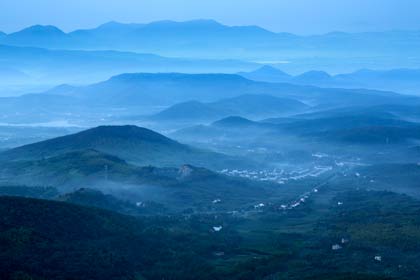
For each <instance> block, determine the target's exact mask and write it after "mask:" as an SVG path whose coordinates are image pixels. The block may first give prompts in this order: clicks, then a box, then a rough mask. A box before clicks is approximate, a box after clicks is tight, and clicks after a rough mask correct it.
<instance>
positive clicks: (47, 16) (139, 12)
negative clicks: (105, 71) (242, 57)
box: [0, 0, 420, 34]
mask: <svg viewBox="0 0 420 280" xmlns="http://www.w3.org/2000/svg"><path fill="white" fill-rule="evenodd" d="M419 11H420V1H419V0H259V1H258V0H210V1H203V0H36V1H35V0H1V1H0V30H2V31H5V32H12V31H16V30H19V29H21V28H23V27H26V26H29V25H33V24H52V25H56V26H58V27H60V28H62V29H63V30H65V31H70V30H74V29H77V28H86V27H93V26H96V25H99V24H101V23H104V22H107V21H111V20H115V21H120V22H150V21H155V20H162V19H172V20H179V21H182V20H190V19H197V18H208V19H210V18H211V19H215V20H218V21H220V22H222V23H225V24H228V25H247V24H248V25H250V24H255V25H259V26H262V27H265V28H267V29H270V30H273V31H278V32H280V31H286V32H293V33H298V34H318V33H325V32H330V31H348V32H360V31H383V30H395V29H418V30H420V13H419Z"/></svg>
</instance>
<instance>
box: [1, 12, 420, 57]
mask: <svg viewBox="0 0 420 280" xmlns="http://www.w3.org/2000/svg"><path fill="white" fill-rule="evenodd" d="M418 34H419V32H418V31H401V32H396V31H393V32H377V33H373V32H371V33H354V34H351V33H344V32H340V33H327V34H322V35H312V36H297V35H294V34H290V33H284V32H283V33H274V32H271V31H268V30H266V29H263V28H261V27H258V26H227V25H223V24H221V23H218V22H216V21H214V20H192V21H185V22H175V21H169V20H167V21H158V22H151V23H147V24H122V23H117V22H110V23H106V24H103V25H101V26H99V27H97V28H93V29H85V30H75V31H73V32H70V33H64V32H62V31H61V30H59V29H58V28H56V27H52V26H32V27H28V28H25V29H23V30H21V31H17V32H14V33H11V34H8V35H6V36H3V38H1V40H0V44H9V45H18V46H32V47H45V48H61V49H63V48H67V49H115V50H123V51H141V52H144V51H146V52H155V53H157V52H159V51H160V54H165V55H167V54H172V55H177V56H178V55H181V56H186V55H187V54H188V53H190V56H191V55H192V56H201V57H208V56H209V52H208V50H209V49H211V50H212V51H213V52H214V55H215V56H218V57H220V56H225V57H235V58H238V56H243V55H246V52H243V51H241V52H238V51H237V48H236V47H232V46H237V45H240V46H241V47H242V48H243V49H244V50H246V51H251V52H254V53H256V52H257V53H263V52H262V50H270V52H271V51H282V50H283V51H284V50H288V51H290V50H293V49H295V50H299V51H301V50H309V49H311V50H313V49H324V50H340V51H344V50H347V49H348V48H349V44H348V42H349V41H350V42H352V47H353V49H355V50H357V51H373V50H380V51H384V52H388V53H392V52H395V51H396V50H398V48H400V49H401V48H402V49H405V50H406V51H409V52H414V50H415V48H416V47H418V46H420V40H419V38H418ZM46 36H47V37H50V38H51V40H45V38H46ZM203 38H205V39H206V44H203V40H202V39H203ZM385 42H386V43H387V45H386V47H385V45H384V43H385ZM402 42H404V43H402ZM182 48H184V49H182ZM223 50H224V51H225V55H223ZM235 50H236V55H235ZM205 54H206V55H207V56H205Z"/></svg>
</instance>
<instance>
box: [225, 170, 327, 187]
mask: <svg viewBox="0 0 420 280" xmlns="http://www.w3.org/2000/svg"><path fill="white" fill-rule="evenodd" d="M332 169H333V167H332V166H314V167H313V168H312V169H309V168H307V169H300V170H294V171H291V172H286V171H285V170H283V169H273V170H259V171H256V170H238V169H233V170H229V169H224V170H222V171H220V173H222V174H225V175H228V176H235V177H241V178H247V179H251V180H258V181H270V182H276V183H278V184H284V183H285V182H287V181H289V180H295V181H296V180H301V179H304V178H307V177H318V176H320V175H322V174H324V173H326V172H328V171H331V170H332Z"/></svg>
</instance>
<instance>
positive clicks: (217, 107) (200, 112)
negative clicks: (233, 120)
mask: <svg viewBox="0 0 420 280" xmlns="http://www.w3.org/2000/svg"><path fill="white" fill-rule="evenodd" d="M307 108H308V106H307V105H306V104H304V103H302V102H299V101H297V100H294V99H289V98H281V97H274V96H270V95H264V94H261V95H241V96H238V97H233V98H229V99H222V100H220V101H217V102H212V103H202V102H198V101H189V102H184V103H179V104H176V105H174V106H171V107H169V108H168V109H165V110H163V111H162V112H160V113H158V114H156V115H154V116H153V117H152V119H153V120H159V121H180V120H201V121H203V120H215V119H220V118H223V117H227V116H232V115H239V116H243V117H250V118H253V117H259V118H264V117H268V116H281V115H284V114H291V113H298V112H301V111H303V110H305V109H307Z"/></svg>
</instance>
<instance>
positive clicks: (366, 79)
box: [238, 65, 420, 94]
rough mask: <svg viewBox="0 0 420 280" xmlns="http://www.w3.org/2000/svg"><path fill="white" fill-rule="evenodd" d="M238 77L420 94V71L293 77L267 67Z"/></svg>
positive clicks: (263, 80)
mask: <svg viewBox="0 0 420 280" xmlns="http://www.w3.org/2000/svg"><path fill="white" fill-rule="evenodd" d="M238 74H239V75H241V76H243V77H245V78H248V79H251V80H255V81H262V82H272V83H291V84H299V85H312V86H320V87H336V88H370V89H378V90H391V91H397V92H401V93H410V94H419V93H420V91H419V90H418V88H419V86H420V82H419V81H420V70H419V69H391V70H369V69H362V70H358V71H355V72H352V73H345V74H338V75H330V74H329V73H327V72H325V71H308V72H305V73H302V74H300V75H296V76H293V75H289V74H287V73H285V72H283V71H281V70H280V69H278V68H275V67H272V66H268V65H266V66H262V67H261V68H258V69H256V70H254V71H251V72H240V73H238Z"/></svg>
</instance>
